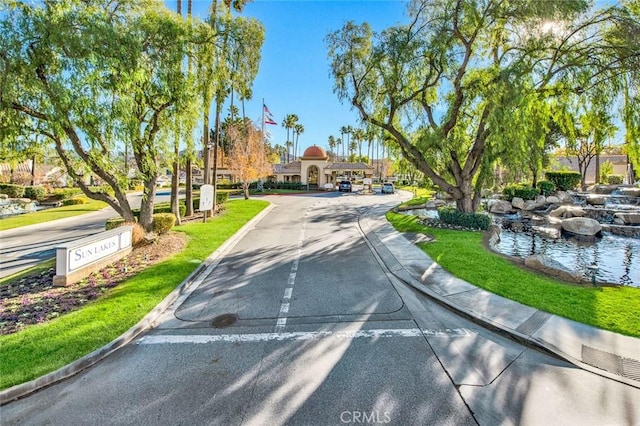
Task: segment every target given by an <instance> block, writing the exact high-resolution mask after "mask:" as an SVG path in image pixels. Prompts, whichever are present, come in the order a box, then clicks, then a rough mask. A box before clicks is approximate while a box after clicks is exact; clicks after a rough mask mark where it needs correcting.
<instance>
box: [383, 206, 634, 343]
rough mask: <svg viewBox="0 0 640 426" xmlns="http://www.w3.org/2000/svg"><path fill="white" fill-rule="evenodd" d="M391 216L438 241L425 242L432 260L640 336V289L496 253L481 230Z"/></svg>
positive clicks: (546, 307)
mask: <svg viewBox="0 0 640 426" xmlns="http://www.w3.org/2000/svg"><path fill="white" fill-rule="evenodd" d="M387 220H389V222H391V224H392V225H393V226H394V227H395V228H396V229H397V230H398V231H400V232H422V233H425V234H429V235H432V236H433V237H435V241H433V242H430V243H423V244H420V245H419V247H420V248H421V249H422V250H424V251H425V252H426V253H427V254H428V255H429V256H430V257H431V258H432V259H434V260H435V261H436V262H437V263H438V264H440V265H441V266H442V267H443V268H444V269H446V270H447V271H449V272H450V273H452V274H453V275H455V276H456V277H458V278H461V279H463V280H465V281H467V282H468V283H470V284H473V285H475V286H476V287H480V288H483V289H485V290H488V291H490V292H492V293H495V294H497V295H500V296H503V297H506V298H508V299H511V300H514V301H516V302H520V303H522V304H524V305H527V306H531V307H533V308H536V309H540V310H543V311H546V312H549V313H552V314H555V315H559V316H562V317H565V318H568V319H571V320H574V321H578V322H581V323H583V324H589V325H592V326H594V327H597V328H601V329H603V330H610V331H613V332H616V333H620V334H625V335H628V336H634V337H640V320H639V318H638V312H640V289H638V288H635V287H626V286H619V287H591V286H588V285H576V284H567V283H563V282H560V281H557V280H554V279H551V278H548V277H546V276H543V275H540V274H536V273H534V272H531V271H528V270H525V269H523V268H520V267H519V266H517V265H515V264H513V263H511V262H510V261H508V260H507V259H505V258H503V257H501V256H499V255H497V254H495V253H492V252H490V251H489V250H487V249H486V248H485V247H484V245H483V244H482V239H483V234H482V233H481V232H463V231H451V230H444V229H435V228H429V227H426V226H424V225H422V224H421V223H420V222H419V221H418V218H417V217H415V216H410V215H402V214H398V213H394V212H388V213H387Z"/></svg>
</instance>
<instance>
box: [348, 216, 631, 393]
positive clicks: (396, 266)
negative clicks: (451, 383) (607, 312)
mask: <svg viewBox="0 0 640 426" xmlns="http://www.w3.org/2000/svg"><path fill="white" fill-rule="evenodd" d="M372 212H373V211H372V210H369V211H367V212H366V213H365V214H364V217H365V218H366V217H367V216H368V215H370V214H371V213H372ZM365 221H366V219H365ZM362 226H364V227H366V229H363V234H364V235H365V238H366V239H367V240H368V241H369V242H370V243H371V244H370V246H371V247H373V248H374V250H375V251H376V254H377V255H378V256H379V257H380V258H381V259H383V262H384V263H385V266H386V267H387V268H388V270H389V271H390V273H391V274H392V275H393V276H394V277H395V278H397V279H398V280H400V281H401V282H404V283H405V284H407V285H409V286H411V287H413V288H414V289H416V290H418V291H419V292H421V293H422V294H424V295H425V296H427V297H429V298H430V299H432V300H433V301H435V302H436V303H438V304H440V305H441V306H444V307H446V308H448V309H451V310H452V311H454V312H456V313H458V314H460V315H462V316H464V317H465V318H468V319H470V320H471V321H474V322H476V323H478V324H480V325H482V326H484V327H487V328H489V329H491V330H493V331H495V332H498V333H500V334H502V335H505V336H507V337H511V338H512V339H514V340H516V341H518V342H519V343H521V344H523V345H525V346H528V347H532V348H534V349H539V350H543V351H545V352H547V353H550V354H552V355H555V356H557V357H559V358H561V359H563V360H565V361H567V362H569V363H571V364H573V365H575V366H577V367H579V368H581V369H583V370H586V371H589V372H591V373H594V374H597V375H600V376H602V377H606V378H608V379H611V380H615V381H617V382H620V383H624V384H626V385H629V386H632V387H635V388H639V389H640V382H638V381H635V380H632V379H629V378H627V377H624V376H621V375H617V374H615V373H611V372H609V371H607V370H605V369H602V368H598V367H596V366H593V365H590V364H586V363H585V362H583V361H581V360H579V359H577V358H575V357H573V356H572V355H570V354H568V353H566V352H565V351H563V350H562V348H559V347H557V346H555V345H553V344H552V343H550V342H546V341H545V340H543V339H540V338H536V337H535V336H534V334H535V333H531V334H525V333H522V332H520V331H518V330H515V329H512V328H509V327H506V326H505V325H503V324H501V323H499V322H497V321H494V320H493V319H492V318H489V317H486V316H483V315H480V314H477V313H475V312H473V311H470V310H468V309H465V308H464V307H463V306H459V305H458V304H456V303H452V302H451V301H450V300H448V299H447V298H446V297H444V296H442V295H441V294H439V293H437V292H435V291H433V290H431V289H429V288H427V287H426V286H425V285H424V284H423V283H421V282H420V281H418V280H417V279H416V278H415V277H414V276H413V275H412V274H411V272H410V271H408V270H407V269H406V268H405V267H404V265H403V264H402V262H401V261H400V260H398V259H397V258H396V257H395V256H394V255H393V253H391V252H390V251H389V249H388V248H387V247H386V246H385V244H384V243H383V242H382V241H381V240H380V239H379V238H378V236H377V235H376V233H375V231H373V229H372V228H371V227H370V226H369V224H368V223H364V224H363V223H361V227H362ZM396 232H397V231H396ZM372 240H374V241H372ZM381 251H384V253H381ZM425 256H427V254H426V253H425ZM434 264H435V265H437V266H436V267H437V268H440V269H442V268H441V267H440V266H439V265H438V264H437V263H435V262H434ZM443 271H444V270H443ZM445 272H446V271H445ZM513 303H514V307H516V306H515V305H518V306H522V305H520V304H519V303H517V302H513ZM552 317H553V315H552Z"/></svg>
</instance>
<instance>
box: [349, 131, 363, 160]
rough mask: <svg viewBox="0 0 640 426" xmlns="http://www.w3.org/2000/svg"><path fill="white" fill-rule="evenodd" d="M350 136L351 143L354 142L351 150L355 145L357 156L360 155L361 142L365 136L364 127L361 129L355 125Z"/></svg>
mask: <svg viewBox="0 0 640 426" xmlns="http://www.w3.org/2000/svg"><path fill="white" fill-rule="evenodd" d="M351 137H352V138H353V144H354V148H353V151H355V147H357V148H358V157H362V142H364V138H365V133H364V129H361V128H360V127H356V128H355V129H353V131H352V132H351Z"/></svg>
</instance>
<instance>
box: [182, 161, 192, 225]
mask: <svg viewBox="0 0 640 426" xmlns="http://www.w3.org/2000/svg"><path fill="white" fill-rule="evenodd" d="M186 173H187V176H186V180H187V186H186V188H185V192H186V193H185V204H186V207H187V209H186V211H185V213H184V214H185V216H187V217H189V216H193V164H192V162H191V158H188V159H187V165H186Z"/></svg>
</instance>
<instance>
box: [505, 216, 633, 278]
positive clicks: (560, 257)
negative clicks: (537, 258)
mask: <svg viewBox="0 0 640 426" xmlns="http://www.w3.org/2000/svg"><path fill="white" fill-rule="evenodd" d="M498 222H500V221H499V220H498ZM501 228H502V229H501V231H500V241H499V242H497V243H495V244H493V246H492V248H493V249H494V250H495V251H497V252H499V253H502V254H505V255H507V256H513V257H518V258H523V259H524V258H526V257H528V256H531V255H534V254H540V255H543V256H547V257H549V258H551V259H554V260H556V261H557V262H560V263H561V264H562V265H564V267H565V268H566V269H568V270H569V271H572V272H579V273H580V274H581V275H582V276H583V277H584V278H585V279H586V280H590V277H591V276H590V275H589V272H588V269H587V267H588V266H590V265H592V264H595V265H597V267H598V272H597V276H596V277H597V281H598V282H603V283H614V284H621V285H629V286H633V287H640V239H638V238H628V237H620V236H616V235H610V234H607V233H604V232H603V235H602V237H589V238H579V237H567V236H564V235H560V231H558V230H557V229H555V228H550V227H544V226H540V227H537V226H533V225H531V224H529V223H526V222H508V221H505V222H503V223H502V225H501Z"/></svg>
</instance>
